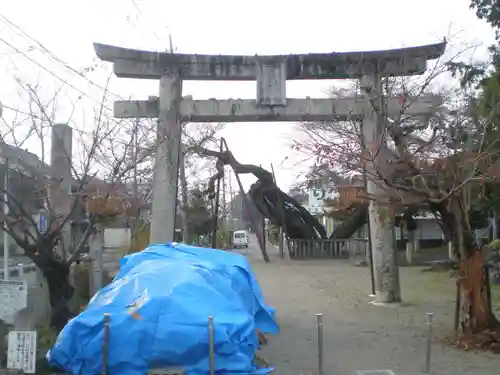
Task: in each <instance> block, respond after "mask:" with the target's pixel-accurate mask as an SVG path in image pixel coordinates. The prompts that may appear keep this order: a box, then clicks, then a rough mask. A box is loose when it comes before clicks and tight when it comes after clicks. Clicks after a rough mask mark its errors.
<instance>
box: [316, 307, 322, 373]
mask: <svg viewBox="0 0 500 375" xmlns="http://www.w3.org/2000/svg"><path fill="white" fill-rule="evenodd" d="M316 319H317V324H318V375H323V314H316Z"/></svg>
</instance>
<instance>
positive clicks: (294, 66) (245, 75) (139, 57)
mask: <svg viewBox="0 0 500 375" xmlns="http://www.w3.org/2000/svg"><path fill="white" fill-rule="evenodd" d="M446 44H447V43H446V40H444V41H442V42H440V43H435V44H429V45H423V46H416V47H408V48H399V49H390V50H380V51H362V52H330V53H311V54H290V55H270V56H259V55H254V56H248V55H197V54H177V53H174V54H172V53H168V52H153V51H141V50H136V49H129V48H122V47H116V46H111V45H106V44H99V43H94V49H95V52H96V54H97V56H98V57H99V58H100V59H101V60H103V61H108V62H112V63H114V70H115V74H116V75H117V76H118V77H123V78H146V79H159V78H160V77H161V76H162V75H163V74H165V73H166V72H168V70H169V69H177V70H178V71H179V73H180V76H181V78H182V79H183V80H235V81H236V80H237V81H248V80H255V79H256V75H257V72H256V70H257V69H256V66H257V65H258V64H264V65H268V64H273V65H274V64H283V67H284V68H285V69H284V70H285V72H286V73H285V74H286V79H287V80H294V79H346V78H359V77H360V76H361V75H363V74H365V73H366V69H367V68H368V69H369V67H370V66H371V67H373V66H376V67H377V70H378V73H379V74H380V75H382V76H410V75H419V74H422V73H423V72H424V71H425V70H426V63H427V61H428V60H433V59H437V58H439V57H440V56H441V55H442V54H443V53H444V51H445V48H446Z"/></svg>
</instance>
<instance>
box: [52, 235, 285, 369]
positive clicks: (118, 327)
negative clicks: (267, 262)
mask: <svg viewBox="0 0 500 375" xmlns="http://www.w3.org/2000/svg"><path fill="white" fill-rule="evenodd" d="M105 313H109V314H110V315H111V325H110V341H109V349H108V350H109V354H108V374H110V375H115V374H120V375H143V374H145V373H146V371H147V369H148V368H163V367H169V366H173V367H182V368H184V369H185V370H186V373H187V374H188V375H201V374H203V375H205V374H208V372H209V367H208V317H209V316H213V317H214V326H215V333H214V337H215V370H216V372H218V373H221V374H264V373H267V372H269V371H270V369H257V368H256V367H255V366H254V365H253V363H252V361H253V358H254V353H255V351H256V349H257V348H258V338H257V335H256V332H255V329H256V328H259V329H260V330H261V331H262V332H267V333H277V332H278V330H279V327H278V325H277V324H276V322H275V320H274V310H273V309H271V308H270V307H269V306H266V305H265V304H264V298H263V296H262V291H261V289H260V287H259V285H258V283H257V280H256V278H255V276H254V275H253V273H252V271H251V268H250V265H249V264H248V261H247V260H246V258H245V257H243V256H241V255H239V254H234V253H230V252H225V251H220V250H214V249H206V248H199V247H194V246H188V245H183V244H177V243H172V244H167V245H154V246H149V247H148V248H146V249H145V250H144V251H141V252H139V253H136V254H132V255H129V256H127V257H125V258H124V259H122V261H121V264H120V272H119V273H118V275H117V276H116V277H115V279H114V280H113V282H112V283H111V284H109V285H108V286H106V287H105V288H103V289H102V290H101V291H100V292H99V293H97V294H96V295H95V296H94V298H93V299H92V300H91V301H90V303H89V305H88V307H87V308H86V309H85V310H84V311H83V312H82V313H81V314H80V315H78V316H77V317H76V318H74V319H73V320H71V321H70V322H69V323H68V324H67V325H66V327H65V328H64V329H63V330H62V331H61V333H60V334H59V337H58V339H57V341H56V343H55V345H54V347H53V348H52V349H51V350H49V352H48V353H47V359H48V361H49V363H50V364H51V365H54V366H57V367H59V368H61V369H62V370H64V371H66V372H69V373H71V374H74V375H77V374H82V375H90V374H92V375H93V374H100V373H101V358H102V347H103V341H104V330H103V326H104V314H105Z"/></svg>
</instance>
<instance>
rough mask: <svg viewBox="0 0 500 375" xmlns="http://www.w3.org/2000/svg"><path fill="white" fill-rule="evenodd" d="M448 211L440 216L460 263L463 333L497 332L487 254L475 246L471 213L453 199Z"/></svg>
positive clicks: (497, 323)
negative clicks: (486, 276) (486, 274)
mask: <svg viewBox="0 0 500 375" xmlns="http://www.w3.org/2000/svg"><path fill="white" fill-rule="evenodd" d="M448 207H449V208H445V207H444V205H442V206H441V207H440V209H439V212H440V213H441V217H442V221H443V224H444V229H445V230H446V231H447V232H448V233H447V234H448V235H449V237H450V239H451V242H452V244H453V248H454V249H455V251H456V252H457V258H458V259H459V261H460V267H459V273H458V280H457V283H458V287H459V288H460V289H459V290H460V296H461V308H460V312H461V316H460V323H461V329H462V332H463V334H465V335H471V334H477V333H481V332H485V331H488V330H496V329H498V328H499V322H498V320H497V319H496V317H495V315H494V314H493V312H492V311H491V306H490V301H489V300H488V293H487V282H488V280H486V278H485V273H484V265H485V252H484V250H483V249H482V248H481V247H480V246H478V244H477V243H476V240H475V236H474V233H473V230H472V228H471V226H470V223H469V220H468V212H466V210H465V209H464V208H463V206H462V205H461V202H460V200H459V199H456V198H451V199H450V202H449V206H448Z"/></svg>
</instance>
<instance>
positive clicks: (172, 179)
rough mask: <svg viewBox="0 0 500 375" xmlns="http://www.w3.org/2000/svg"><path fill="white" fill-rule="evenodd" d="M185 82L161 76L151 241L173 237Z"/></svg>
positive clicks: (157, 242)
mask: <svg viewBox="0 0 500 375" xmlns="http://www.w3.org/2000/svg"><path fill="white" fill-rule="evenodd" d="M181 100H182V83H181V79H180V77H179V76H178V75H173V74H171V75H163V76H162V77H161V78H160V100H159V116H158V131H157V150H156V160H155V169H154V179H153V205H152V213H151V236H150V243H152V244H162V243H167V242H171V241H173V240H174V231H175V216H176V215H175V213H176V206H177V180H178V171H179V152H180V146H181V123H180V119H179V113H178V111H179V108H178V106H179V103H180V101H181Z"/></svg>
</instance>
